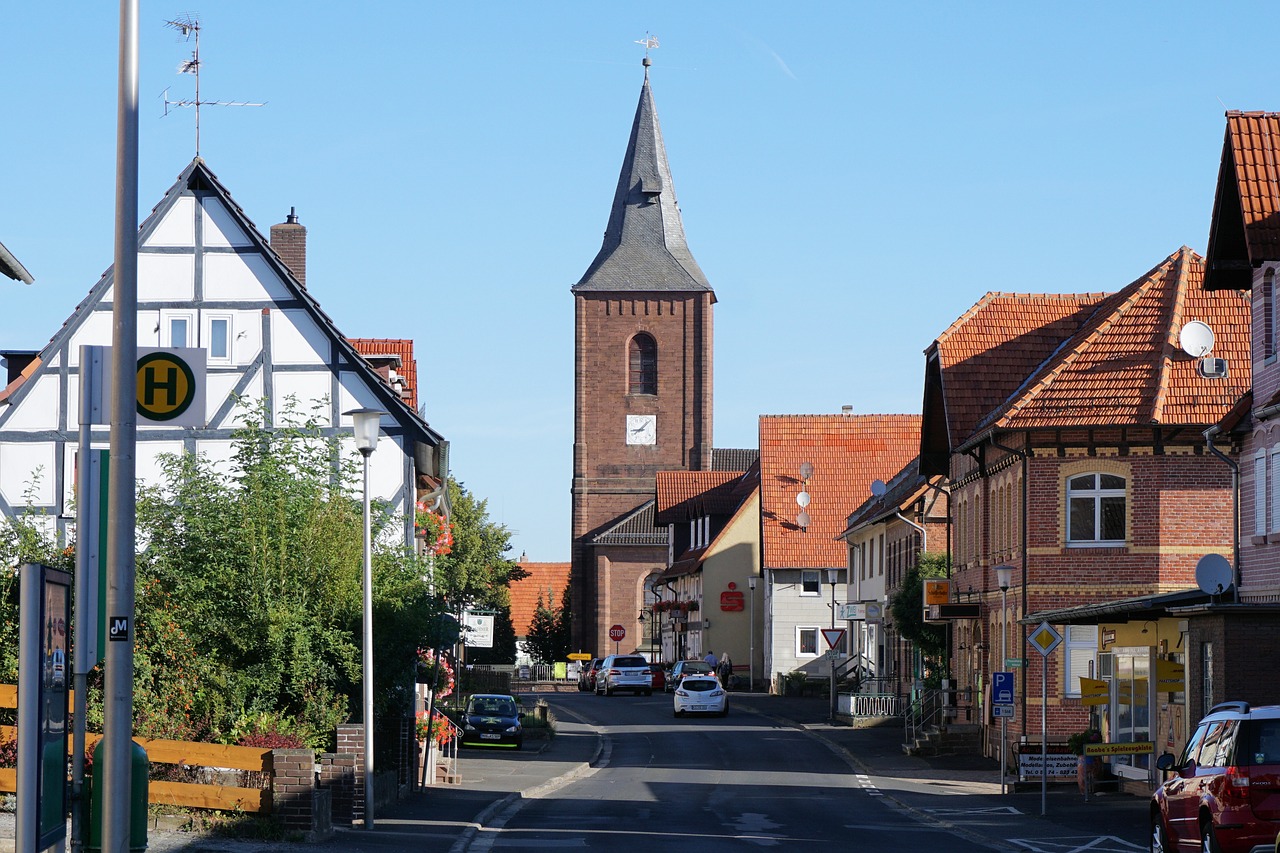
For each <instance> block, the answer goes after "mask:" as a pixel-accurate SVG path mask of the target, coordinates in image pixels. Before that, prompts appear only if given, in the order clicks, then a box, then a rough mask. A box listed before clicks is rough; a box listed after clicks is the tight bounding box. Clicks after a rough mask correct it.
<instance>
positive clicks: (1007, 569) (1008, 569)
mask: <svg viewBox="0 0 1280 853" xmlns="http://www.w3.org/2000/svg"><path fill="white" fill-rule="evenodd" d="M1012 582H1013V566H996V584H997V585H999V587H1000V670H1001V671H1002V672H1003V671H1004V667H1005V666H1007V664H1006V663H1005V661H1007V660H1008V659H1009V626H1008V621H1009V611H1008V610H1006V609H1005V594H1006V593H1008V592H1009V585H1010V584H1011V583H1012ZM1007 725H1008V722H1007V718H1006V717H1001V718H1000V793H1001V794H1004V793H1006V791H1005V752H1006V751H1007V750H1008V742H1007V740H1006V736H1005V735H1006V726H1007Z"/></svg>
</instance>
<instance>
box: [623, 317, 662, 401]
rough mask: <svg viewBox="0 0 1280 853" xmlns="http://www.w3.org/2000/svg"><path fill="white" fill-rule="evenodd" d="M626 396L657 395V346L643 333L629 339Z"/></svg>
mask: <svg viewBox="0 0 1280 853" xmlns="http://www.w3.org/2000/svg"><path fill="white" fill-rule="evenodd" d="M630 364H631V369H630V371H629V379H628V382H627V393H628V394H657V393H658V344H657V342H656V341H655V340H654V339H653V338H652V337H650V336H649V335H646V334H644V333H643V332H642V333H640V334H638V335H636V336H635V337H634V338H632V339H631V360H630Z"/></svg>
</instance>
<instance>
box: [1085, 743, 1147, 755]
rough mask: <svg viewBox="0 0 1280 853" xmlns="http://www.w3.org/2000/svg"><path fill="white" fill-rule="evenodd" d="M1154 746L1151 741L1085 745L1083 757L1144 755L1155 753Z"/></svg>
mask: <svg viewBox="0 0 1280 853" xmlns="http://www.w3.org/2000/svg"><path fill="white" fill-rule="evenodd" d="M1155 747H1156V745H1155V744H1154V743H1152V742H1151V741H1145V742H1141V743H1087V744H1085V745H1084V754H1085V755H1146V754H1147V753H1149V752H1155Z"/></svg>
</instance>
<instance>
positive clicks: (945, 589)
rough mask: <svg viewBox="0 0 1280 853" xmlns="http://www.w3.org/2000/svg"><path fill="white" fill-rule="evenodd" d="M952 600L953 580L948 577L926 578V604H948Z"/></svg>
mask: <svg viewBox="0 0 1280 853" xmlns="http://www.w3.org/2000/svg"><path fill="white" fill-rule="evenodd" d="M950 601H951V581H949V580H947V579H946V578H925V580H924V606H925V607H929V606H931V605H934V604H947V603H948V602H950Z"/></svg>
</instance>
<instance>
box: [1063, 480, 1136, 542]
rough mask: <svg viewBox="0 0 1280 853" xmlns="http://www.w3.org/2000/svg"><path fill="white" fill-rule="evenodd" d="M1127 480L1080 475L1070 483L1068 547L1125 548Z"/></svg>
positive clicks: (1069, 481)
mask: <svg viewBox="0 0 1280 853" xmlns="http://www.w3.org/2000/svg"><path fill="white" fill-rule="evenodd" d="M1125 498H1126V491H1125V479H1124V477H1120V476H1117V475H1115V474H1078V475H1076V476H1074V477H1071V478H1070V479H1068V480H1067V544H1069V545H1094V546H1096V545H1108V546H1111V545H1123V544H1124V537H1125Z"/></svg>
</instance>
